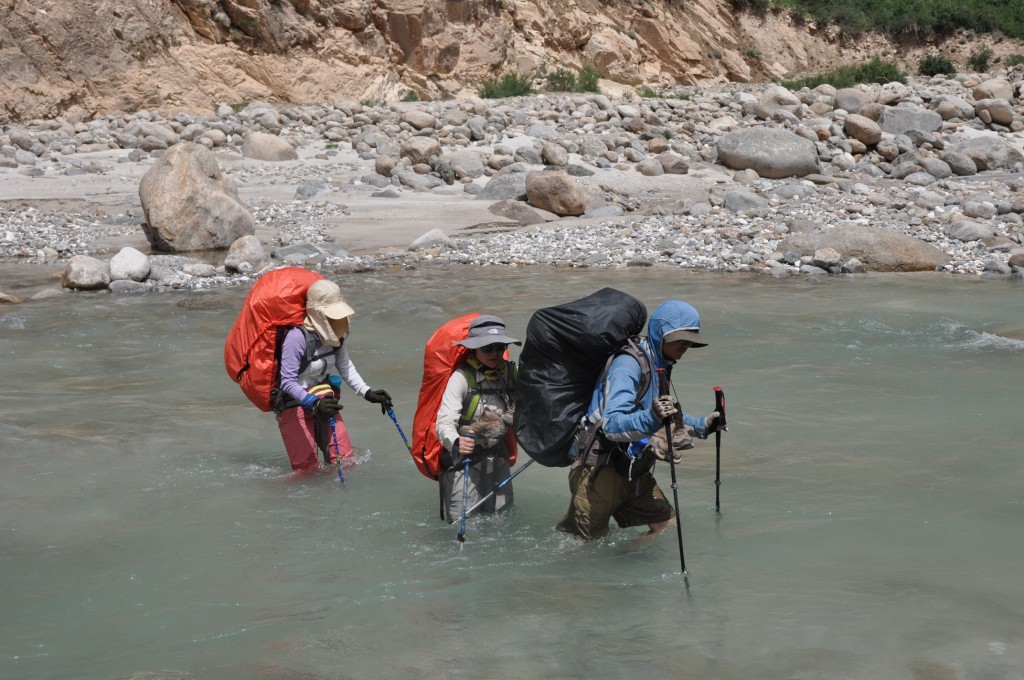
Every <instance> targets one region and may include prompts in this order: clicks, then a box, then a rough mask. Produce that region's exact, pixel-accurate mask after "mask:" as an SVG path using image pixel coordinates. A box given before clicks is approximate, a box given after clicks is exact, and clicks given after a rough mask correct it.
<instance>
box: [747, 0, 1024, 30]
mask: <svg viewBox="0 0 1024 680" xmlns="http://www.w3.org/2000/svg"><path fill="white" fill-rule="evenodd" d="M730 2H731V3H732V5H733V7H735V8H736V9H739V10H745V11H748V12H754V13H758V14H763V13H766V12H769V11H789V12H792V13H793V15H794V16H796V17H799V18H801V19H805V20H809V21H816V22H818V23H820V24H828V23H831V24H835V25H837V26H838V27H839V28H841V29H842V30H843V31H844V32H845V33H849V34H851V35H859V34H861V33H864V32H866V31H871V30H874V31H878V32H880V33H885V34H888V35H916V36H918V37H920V38H925V37H929V36H932V35H948V34H951V33H953V32H955V31H958V30H973V31H977V32H979V33H997V32H998V33H1002V34H1003V35H1005V36H1007V37H1010V38H1018V39H1024V2H1022V0H843V1H842V2H836V1H835V0H730Z"/></svg>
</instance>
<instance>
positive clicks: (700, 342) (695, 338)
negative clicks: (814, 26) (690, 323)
mask: <svg viewBox="0 0 1024 680" xmlns="http://www.w3.org/2000/svg"><path fill="white" fill-rule="evenodd" d="M676 340H689V341H690V346H691V347H707V346H708V343H707V342H705V341H704V338H702V337H700V327H699V326H698V327H697V328H692V327H691V328H676V329H674V330H671V331H669V332H668V333H665V337H663V338H662V339H661V342H662V344H664V343H666V342H675V341H676Z"/></svg>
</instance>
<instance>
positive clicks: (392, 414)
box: [388, 406, 412, 453]
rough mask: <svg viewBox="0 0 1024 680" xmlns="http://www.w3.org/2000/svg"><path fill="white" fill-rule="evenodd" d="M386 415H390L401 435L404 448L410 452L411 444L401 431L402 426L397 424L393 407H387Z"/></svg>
mask: <svg viewBox="0 0 1024 680" xmlns="http://www.w3.org/2000/svg"><path fill="white" fill-rule="evenodd" d="M388 415H389V416H391V421H392V422H393V423H394V424H395V427H397V428H398V434H399V435H401V437H402V441H403V442H405V448H407V449H409V453H412V444H410V443H409V439H408V438H407V437H406V436H405V432H402V426H401V425H399V424H398V418H397V417H395V409H393V408H391V407H390V406H389V407H388Z"/></svg>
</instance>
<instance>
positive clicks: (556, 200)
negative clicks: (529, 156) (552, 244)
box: [526, 171, 587, 216]
mask: <svg viewBox="0 0 1024 680" xmlns="http://www.w3.org/2000/svg"><path fill="white" fill-rule="evenodd" d="M526 201H527V203H529V204H530V205H532V206H534V207H535V208H540V209H541V210H547V211H548V212H553V213H555V214H556V215H563V216H564V215H582V214H583V213H585V212H586V211H587V194H586V193H585V192H584V191H583V189H582V188H581V187H580V185H579V184H577V183H576V181H575V180H574V179H573V178H572V177H569V175H567V174H566V173H564V172H554V171H539V172H529V173H527V174H526Z"/></svg>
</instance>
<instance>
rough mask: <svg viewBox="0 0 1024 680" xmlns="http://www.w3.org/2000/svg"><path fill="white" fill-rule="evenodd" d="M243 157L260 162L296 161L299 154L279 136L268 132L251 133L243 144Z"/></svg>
mask: <svg viewBox="0 0 1024 680" xmlns="http://www.w3.org/2000/svg"><path fill="white" fill-rule="evenodd" d="M242 155H243V156H245V157H246V158H254V159H256V160H258V161H294V160H298V158H299V154H298V152H296V151H295V147H293V146H292V145H291V144H289V143H288V140H286V139H282V138H280V137H278V136H277V135H268V134H267V133H266V132H250V133H249V134H247V135H246V136H245V140H244V141H243V142H242Z"/></svg>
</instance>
